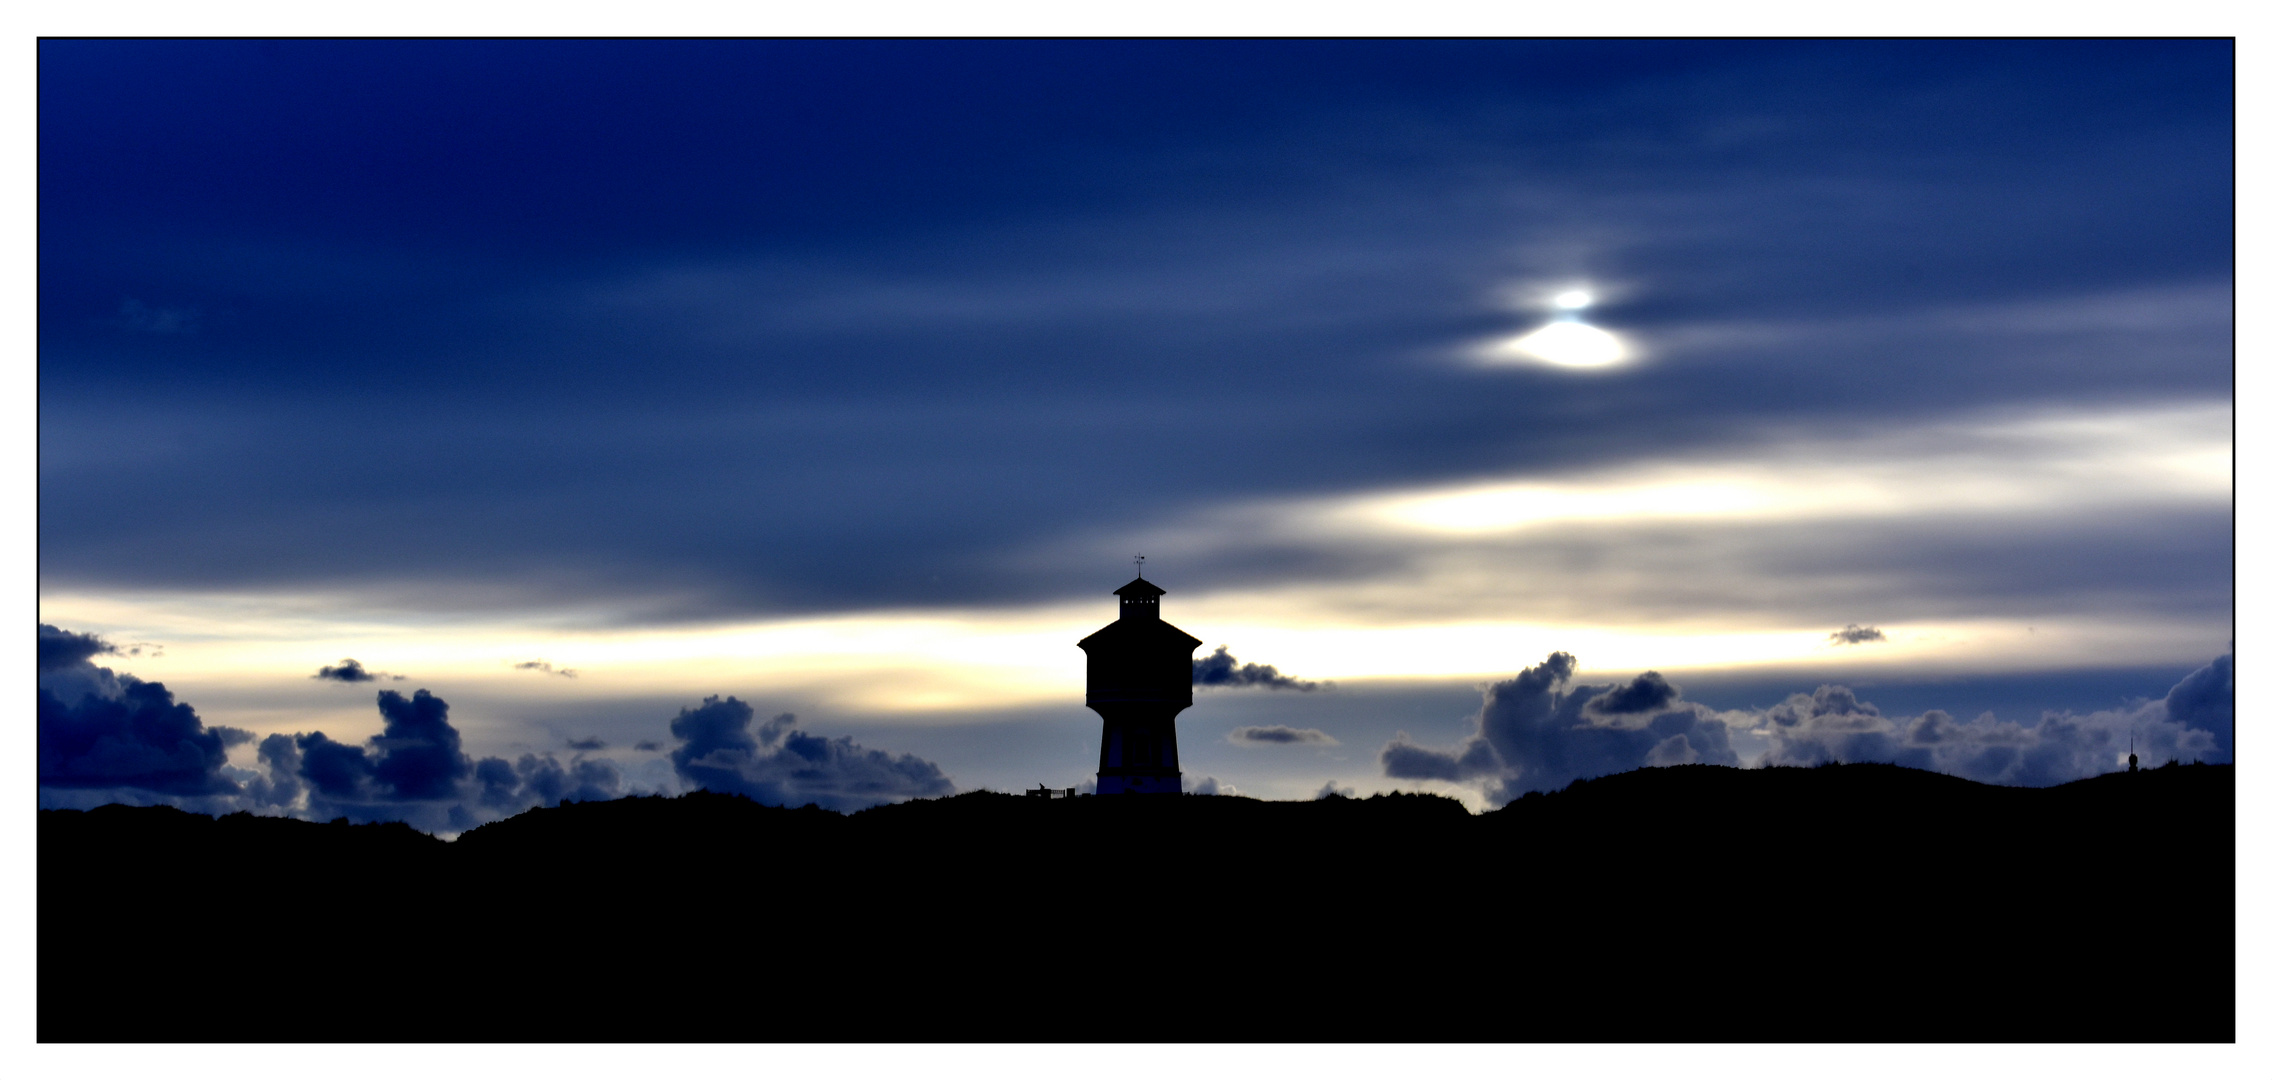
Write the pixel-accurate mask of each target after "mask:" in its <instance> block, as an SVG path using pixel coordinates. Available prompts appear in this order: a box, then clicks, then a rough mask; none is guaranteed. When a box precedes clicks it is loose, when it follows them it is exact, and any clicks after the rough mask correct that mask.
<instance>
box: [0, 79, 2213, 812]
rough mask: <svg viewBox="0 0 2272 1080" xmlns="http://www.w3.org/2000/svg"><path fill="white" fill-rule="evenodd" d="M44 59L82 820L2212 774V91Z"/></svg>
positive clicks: (54, 345) (1486, 793)
mask: <svg viewBox="0 0 2272 1080" xmlns="http://www.w3.org/2000/svg"><path fill="white" fill-rule="evenodd" d="M38 55H39V70H38V89H39V98H38V120H39V127H38V150H39V159H38V176H39V199H38V224H39V235H38V286H39V288H38V317H39V323H38V376H39V382H38V395H37V396H38V418H39V432H38V449H39V492H38V507H39V515H40V516H39V526H38V535H39V575H38V577H39V596H38V607H39V615H38V618H39V622H40V624H41V626H42V629H41V631H40V640H41V669H40V670H41V675H40V679H41V686H42V689H43V697H42V699H41V713H40V721H39V722H40V740H39V742H40V755H41V763H40V783H41V787H40V798H41V803H42V805H49V806H86V805H96V804H99V803H102V802H107V801H128V802H171V803H175V804H177V805H184V806H189V807H192V808H197V809H207V810H224V809H233V808H247V809H253V810H256V811H257V812H264V813H291V814H297V815H302V816H310V817H317V818H323V819H328V818H329V817H331V816H336V815H345V816H349V817H351V818H354V819H357V820H384V819H401V820H408V821H411V822H413V823H414V824H417V825H419V826H420V827H422V828H428V829H432V830H435V831H438V832H445V833H447V832H454V831H458V830H462V829H463V828H466V827H470V826H471V825H473V824H478V823H479V822H481V821H485V820H492V819H494V818H495V817H497V816H501V815H503V814H506V813H510V812H514V811H517V810H519V809H523V808H526V807H528V806H533V805H544V804H547V803H552V802H557V801H558V800H559V799H562V798H594V797H608V796H610V795H619V794H627V793H634V792H675V791H680V790H686V789H688V788H690V787H693V786H710V787H713V788H719V789H729V790H740V791H744V792H745V793H748V794H751V795H752V796H753V797H757V798H762V799H767V800H769V801H780V802H789V803H800V802H803V801H815V802H819V803H821V804H823V805H829V806H833V807H836V808H840V809H852V808H856V807H858V806H862V805H870V804H872V803H874V802H878V801H888V800H894V799H902V798H912V797H930V796H935V795H940V794H948V793H952V792H956V791H970V790H977V789H980V788H992V789H994V790H1018V789H1023V788H1025V787H1028V786H1033V785H1036V784H1045V785H1049V786H1057V787H1065V786H1078V785H1081V784H1083V783H1085V782H1093V775H1094V769H1095V763H1096V751H1097V739H1098V734H1099V732H1100V730H1101V725H1100V723H1099V722H1098V720H1097V718H1096V717H1095V715H1094V714H1092V713H1090V712H1088V711H1087V710H1085V709H1084V708H1083V707H1082V704H1081V694H1082V666H1081V653H1080V652H1079V651H1078V650H1077V649H1076V648H1075V647H1074V645H1073V642H1075V641H1077V640H1078V639H1079V638H1081V637H1083V636H1085V635H1086V634H1088V633H1090V632H1092V631H1094V630H1095V629H1096V628H1097V627H1099V626H1101V625H1103V624H1104V623H1106V622H1109V621H1110V620H1111V619H1112V618H1113V617H1114V616H1115V614H1116V607H1115V601H1114V598H1113V597H1112V595H1111V592H1112V590H1113V589H1115V588H1117V587H1118V586H1120V585H1121V584H1123V583H1125V582H1126V581H1127V580H1129V578H1130V577H1131V576H1133V557H1134V556H1135V555H1137V554H1139V553H1140V554H1142V555H1144V556H1145V560H1146V561H1145V563H1144V566H1145V574H1146V576H1147V577H1148V578H1151V579H1152V580H1154V581H1156V582H1157V583H1158V584H1160V585H1161V586H1162V587H1164V588H1165V589H1167V590H1168V592H1167V595H1166V596H1165V597H1164V599H1163V601H1162V611H1163V615H1164V616H1165V617H1166V618H1167V619H1169V620H1170V621H1171V622H1174V623H1175V624H1176V625H1178V626H1180V627H1182V628H1183V629H1185V630H1186V631H1188V632H1190V633H1191V634H1193V635H1194V636H1196V637H1199V638H1201V639H1202V640H1203V641H1204V642H1205V644H1204V645H1203V646H1202V647H1201V648H1200V650H1199V651H1198V653H1197V654H1196V655H1195V659H1200V660H1205V659H1207V658H1209V657H1212V656H1215V655H1216V654H1217V650H1222V655H1223V657H1224V658H1225V659H1223V660H1222V661H1220V662H1217V663H1215V664H1214V665H1213V666H1212V667H1209V668H1207V669H1206V671H1207V672H1211V673H1212V676H1211V678H1212V679H1213V681H1209V682H1203V683H1202V684H1201V685H1199V686H1198V687H1197V688H1196V690H1195V704H1194V705H1193V707H1192V708H1191V709H1189V710H1188V711H1186V712H1185V713H1184V714H1183V715H1182V717H1181V719H1180V720H1179V724H1178V728H1179V732H1180V742H1181V750H1182V757H1183V762H1184V770H1185V773H1186V783H1187V786H1188V787H1190V788H1193V789H1197V790H1202V791H1217V792H1224V793H1241V794H1248V795H1254V796H1259V797H1265V798H1282V799H1306V798H1312V797H1315V796H1317V795H1318V794H1320V793H1323V792H1326V791H1343V792H1348V793H1353V794H1366V793H1370V792H1375V791H1387V790H1426V791H1435V792H1439V793H1442V794H1447V795H1451V796H1453V797H1456V798H1460V799H1462V800H1463V801H1465V802H1466V803H1468V805H1470V806H1471V807H1472V808H1474V809H1477V810H1485V809H1488V808H1490V807H1492V806H1496V805H1500V804H1502V803H1504V802H1505V801H1506V800H1507V799H1509V798H1513V797H1516V796H1518V795H1519V794H1521V793H1522V792H1523V791H1526V790H1551V789H1553V788H1554V787H1558V786H1560V785H1562V784H1566V783H1567V782H1568V781H1569V780H1570V779H1574V778H1576V777H1579V776H1584V775H1598V774H1600V773H1603V772H1611V771H1620V770H1622V769H1627V768H1636V767H1642V766H1644V765H1655V764H1678V763H1683V762H1707V763H1718V764H1734V765H1745V766H1757V765H1762V764H1808V763H1813V762H1817V761H1824V760H1887V761H1898V762H1902V763H1905V764H1913V765H1917V766H1919V767H1926V768H1936V769H1940V770H1942V771H1948V772H1953V773H1956V774H1957V775H1963V776H1969V777H1971V778H1974V779H1980V780H1985V781H1989V782H1997V783H2020V784H2044V783H2057V782H2061V781H2063V780H2067V779H2074V778H2078V777H2081V776H2087V775H2094V774H2095V773H2097V772H2101V771H2106V770H2109V769H2113V768H2115V767H2117V766H2118V764H2119V762H2120V761H2121V760H2122V758H2123V757H2124V755H2126V754H2127V753H2128V751H2129V748H2130V747H2131V745H2133V740H2134V741H2135V745H2137V746H2138V748H2139V753H2140V754H2141V757H2142V758H2143V759H2144V760H2145V761H2146V763H2147V764H2155V763H2158V762H2159V761H2162V760H2169V759H2173V758H2182V759H2184V760H2192V759H2194V758H2200V759H2203V760H2212V761H2217V760H2223V761H2229V760H2231V753H2232V738H2233V731H2232V724H2233V719H2232V718H2233V705H2232V676H2231V671H2232V660H2231V655H2232V647H2233V645H2232V642H2233V637H2234V626H2233V604H2234V563H2233V544H2232V535H2233V534H2232V529H2233V456H2232V455H2233V435H2234V430H2235V429H2234V414H2233V378H2234V353H2233V347H2232V335H2233V329H2234V327H2233V310H2234V305H2233V255H2234V243H2233V229H2234V212H2233V198H2234V185H2233V165H2234V155H2233V122H2234V110H2233V50H2232V45H2231V43H2230V42H2227V41H2217V40H2161V41H2090V40H2066V41H1947V40H1943V41H1718V42H1678V41H1624V42H1592V41H1533V42H1524V41H1397V42H1351V41H1295V42H1283V41H1281V42H1268V41H1196V42H1195V41H635V42H622V41H543V42H516V41H490V40H480V41H348V42H341V41H251V42H234V41H217V40H204V41H68V40H45V41H42V42H40V44H39V52H38ZM350 661H352V663H350ZM1250 665H1251V666H1250ZM1263 667H1268V668H1270V669H1273V670H1272V671H1271V672H1269V673H1265V672H1263V671H1262V670H1261V669H1262V668H1263ZM1199 677H1201V676H1200V675H1198V674H1195V678H1199ZM51 702H52V704H51Z"/></svg>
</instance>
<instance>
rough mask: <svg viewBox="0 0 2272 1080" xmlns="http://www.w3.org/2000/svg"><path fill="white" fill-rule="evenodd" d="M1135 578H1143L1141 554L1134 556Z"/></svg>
mask: <svg viewBox="0 0 2272 1080" xmlns="http://www.w3.org/2000/svg"><path fill="white" fill-rule="evenodd" d="M1136 580H1138V581H1142V580H1144V557H1143V556H1142V555H1138V556H1136Z"/></svg>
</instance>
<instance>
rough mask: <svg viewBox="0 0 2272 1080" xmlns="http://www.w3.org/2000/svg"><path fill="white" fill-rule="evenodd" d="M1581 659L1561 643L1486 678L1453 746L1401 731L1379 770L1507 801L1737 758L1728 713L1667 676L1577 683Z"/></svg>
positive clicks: (1653, 674) (1383, 755)
mask: <svg viewBox="0 0 2272 1080" xmlns="http://www.w3.org/2000/svg"><path fill="white" fill-rule="evenodd" d="M1577 668H1578V661H1577V658H1576V657H1573V656H1571V655H1570V654H1569V653H1566V652H1557V653H1554V654H1552V655H1549V656H1548V657H1547V658H1546V659H1545V660H1544V661H1542V662H1540V663H1539V664H1537V665H1535V666H1533V667H1527V668H1524V669H1523V670H1522V672H1521V673H1520V674H1517V675H1516V676H1515V677H1514V678H1512V679H1508V680H1505V681H1503V682H1498V683H1494V684H1492V685H1491V686H1489V687H1487V688H1485V690H1484V692H1483V708H1482V710H1481V711H1480V712H1478V713H1476V714H1475V716H1473V717H1471V718H1470V719H1471V720H1472V721H1473V722H1474V724H1475V733H1474V734H1473V735H1470V736H1469V737H1468V738H1467V739H1466V740H1464V741H1462V742H1461V743H1459V744H1458V745H1456V746H1452V747H1448V748H1442V749H1438V748H1433V747H1426V746H1420V745H1418V744H1416V743H1414V742H1412V741H1411V737H1410V736H1409V735H1406V734H1405V733H1403V732H1401V731H1400V732H1398V733H1397V736H1396V738H1395V739H1394V740H1392V741H1390V742H1389V743H1388V744H1387V745H1386V746H1383V747H1382V748H1381V757H1380V760H1381V770H1382V771H1383V772H1384V773H1386V774H1387V775H1388V776H1391V777H1394V778H1397V779H1404V780H1443V781H1448V782H1451V783H1456V784H1465V785H1469V786H1473V787H1477V788H1480V789H1482V791H1483V795H1484V798H1485V799H1486V800H1487V801H1489V802H1490V804H1491V805H1493V806H1504V805H1506V804H1507V803H1508V802H1510V801H1512V800H1514V799H1516V798H1518V797H1520V796H1521V795H1522V794H1523V793H1524V792H1526V791H1554V790H1558V789H1560V788H1563V787H1567V786H1568V785H1569V783H1570V782H1571V781H1572V780H1578V779H1582V778H1586V777H1594V776H1606V775H1608V774H1610V773H1619V772H1627V771H1630V770H1633V769H1638V768H1642V767H1644V766H1650V765H1687V764H1705V765H1734V764H1737V758H1736V753H1735V750H1734V749H1733V748H1732V747H1731V746H1730V744H1729V741H1728V725H1727V723H1726V722H1725V721H1723V720H1721V719H1719V718H1718V717H1717V716H1716V715H1715V714H1714V713H1713V711H1712V710H1711V709H1709V708H1707V707H1705V706H1702V705H1698V704H1696V703H1694V702H1689V701H1683V700H1681V697H1680V688H1679V687H1676V686H1674V685H1673V684H1672V683H1670V682H1667V681H1666V680H1665V678H1664V676H1662V675H1659V674H1657V673H1656V672H1654V671H1651V672H1647V673H1644V674H1643V675H1641V676H1640V677H1638V678H1636V679H1634V680H1632V681H1631V682H1627V683H1621V684H1613V685H1607V686H1573V685H1572V684H1571V679H1572V677H1573V676H1574V675H1575V674H1576V672H1577Z"/></svg>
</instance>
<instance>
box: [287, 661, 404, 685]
mask: <svg viewBox="0 0 2272 1080" xmlns="http://www.w3.org/2000/svg"><path fill="white" fill-rule="evenodd" d="M308 678H311V679H329V680H331V681H332V682H343V683H366V682H377V681H379V680H380V679H391V680H393V681H395V682H401V681H402V676H400V675H390V674H388V673H386V672H384V671H372V670H370V669H368V668H365V667H364V666H363V664H362V662H361V661H358V660H356V659H355V658H354V657H348V658H347V659H345V660H341V661H340V662H339V665H338V666H337V667H333V666H330V665H326V666H324V667H320V668H317V669H316V673H315V674H313V675H310V676H308Z"/></svg>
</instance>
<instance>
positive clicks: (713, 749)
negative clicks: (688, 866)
mask: <svg viewBox="0 0 2272 1080" xmlns="http://www.w3.org/2000/svg"><path fill="white" fill-rule="evenodd" d="M755 715H756V714H755V712H754V711H753V710H752V709H751V708H750V707H749V706H748V705H746V704H744V703H742V702H741V701H740V700H739V699H737V698H732V697H729V698H726V699H724V700H722V701H721V700H719V699H718V698H715V697H710V698H704V699H703V701H702V704H701V706H700V707H698V708H692V709H681V710H679V714H678V716H677V717H675V718H673V719H672V720H671V734H672V735H673V736H675V737H677V738H678V739H679V740H680V745H679V747H678V748H677V749H675V750H673V751H671V755H670V757H671V764H672V765H673V766H675V767H676V768H677V770H678V775H679V777H680V778H681V779H682V780H684V781H686V782H687V783H688V784H689V785H692V786H695V787H700V788H706V789H708V790H710V791H715V792H720V793H722V794H730V795H747V796H749V797H750V798H752V799H755V800H757V801H758V802H762V803H766V804H768V805H772V806H800V805H803V804H805V803H816V804H818V805H820V806H821V807H823V808H826V809H830V810H858V809H861V808H863V807H868V806H874V805H876V804H878V803H886V802H897V801H899V800H901V799H910V798H932V797H937V796H942V795H952V794H954V791H955V786H954V783H953V782H952V781H950V780H948V779H947V777H946V775H945V774H944V773H942V772H940V771H939V767H938V766H937V765H934V764H932V763H931V762H928V761H924V760H923V759H921V758H918V757H915V756H914V755H912V754H901V755H900V756H898V757H897V758H894V757H892V756H891V755H889V754H886V753H884V752H883V751H881V750H869V749H866V748H864V747H862V746H861V745H860V744H858V743H856V742H853V741H852V740H851V739H849V738H843V737H838V738H835V739H823V738H820V737H818V736H814V735H807V734H805V733H804V732H802V731H798V730H795V729H794V728H793V727H792V725H794V724H795V723H796V720H797V718H796V717H795V716H794V715H792V714H790V713H782V714H780V715H779V716H776V717H774V718H773V719H771V720H767V721H766V722H764V723H763V724H760V725H758V727H757V730H756V731H754V732H752V731H751V730H750V721H751V719H753V718H754V717H755Z"/></svg>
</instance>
